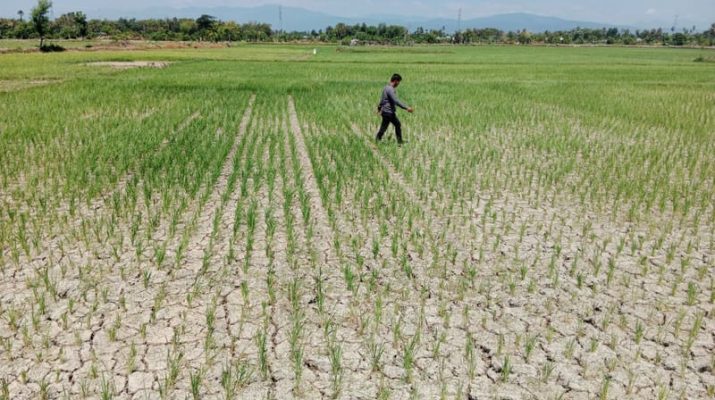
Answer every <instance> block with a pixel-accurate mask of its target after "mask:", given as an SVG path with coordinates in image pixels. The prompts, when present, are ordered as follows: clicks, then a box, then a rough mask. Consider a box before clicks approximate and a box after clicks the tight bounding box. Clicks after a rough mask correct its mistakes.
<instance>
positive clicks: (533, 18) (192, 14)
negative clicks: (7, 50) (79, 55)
mask: <svg viewBox="0 0 715 400" xmlns="http://www.w3.org/2000/svg"><path fill="white" fill-rule="evenodd" d="M202 14H208V15H211V16H214V17H216V18H218V19H220V20H223V21H236V22H240V23H244V22H264V23H269V24H271V26H272V27H273V29H282V30H285V31H311V30H316V31H317V30H320V29H325V28H326V27H328V26H335V24H337V23H340V22H342V23H345V24H349V25H354V24H362V23H366V24H368V25H377V24H380V23H386V24H388V25H390V24H395V25H402V26H405V27H407V28H408V29H410V30H414V29H416V28H418V27H422V28H424V29H444V30H445V31H446V32H454V31H456V30H457V29H458V28H461V29H469V28H498V29H501V30H504V31H516V30H522V29H526V30H527V31H530V32H543V31H556V30H568V29H573V28H577V27H581V28H603V27H606V28H610V27H613V26H615V25H612V24H607V23H599V22H590V21H572V20H567V19H562V18H556V17H549V16H542V15H535V14H528V13H511V14H499V15H493V16H489V17H480V18H472V19H465V20H462V21H458V20H457V19H456V18H454V19H450V18H425V17H406V16H400V15H388V14H385V15H370V16H366V17H350V18H348V17H339V16H334V15H329V14H325V13H321V12H316V11H311V10H307V9H304V8H296V7H279V6H278V5H264V6H259V7H210V8H202V7H188V8H165V7H153V8H146V9H141V10H130V11H126V10H108V9H102V10H87V15H88V16H89V17H90V18H107V19H117V18H120V17H122V18H137V19H143V18H173V17H177V18H197V17H199V16H200V15H202ZM280 15H282V19H281V18H280ZM618 27H619V28H630V29H635V28H633V27H625V26H618Z"/></svg>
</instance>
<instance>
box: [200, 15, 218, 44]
mask: <svg viewBox="0 0 715 400" xmlns="http://www.w3.org/2000/svg"><path fill="white" fill-rule="evenodd" d="M214 25H216V17H213V16H211V15H206V14H203V15H202V16H200V17H198V18H197V19H196V29H197V30H198V31H199V35H200V37H201V39H202V40H203V37H204V35H206V33H207V32H209V31H211V30H213V28H214Z"/></svg>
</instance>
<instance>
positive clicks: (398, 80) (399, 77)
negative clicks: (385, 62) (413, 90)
mask: <svg viewBox="0 0 715 400" xmlns="http://www.w3.org/2000/svg"><path fill="white" fill-rule="evenodd" d="M395 81H397V82H400V81H402V76H400V74H392V78H390V82H395Z"/></svg>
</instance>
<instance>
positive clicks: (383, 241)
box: [0, 65, 715, 399]
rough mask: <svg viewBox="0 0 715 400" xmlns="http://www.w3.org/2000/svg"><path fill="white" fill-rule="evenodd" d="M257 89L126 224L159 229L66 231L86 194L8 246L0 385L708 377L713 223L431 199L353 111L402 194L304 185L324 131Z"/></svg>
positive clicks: (88, 393)
mask: <svg viewBox="0 0 715 400" xmlns="http://www.w3.org/2000/svg"><path fill="white" fill-rule="evenodd" d="M111 66H114V65H111ZM132 66H134V65H132ZM142 66H153V67H156V65H142ZM122 67H124V66H122ZM260 97H261V94H257V95H254V96H253V97H252V98H251V100H250V101H249V105H248V106H247V108H246V109H245V110H242V112H243V118H242V120H241V122H240V126H239V128H238V130H237V132H235V140H234V143H233V146H232V147H231V149H230V151H229V152H228V153H227V155H226V157H225V160H224V161H223V163H222V165H221V166H220V173H219V174H218V176H217V178H216V179H215V181H212V182H211V183H210V184H209V186H207V187H206V188H205V193H206V196H205V197H201V196H199V197H197V198H196V199H193V200H192V201H191V202H190V204H188V206H187V207H186V209H185V211H184V212H183V213H182V214H181V215H179V216H178V219H179V222H178V225H177V226H178V227H177V229H176V231H175V232H172V228H171V226H170V222H169V221H168V220H161V221H158V222H157V225H156V227H155V229H153V230H152V231H146V232H145V231H140V232H138V233H137V234H138V235H145V236H146V237H147V238H148V241H149V243H150V244H160V243H166V244H165V246H163V247H162V245H158V246H157V247H158V248H159V249H160V250H158V253H157V252H154V253H152V251H153V250H152V251H150V250H149V249H154V248H155V247H154V246H151V245H149V246H148V247H147V248H145V249H143V250H142V249H137V248H136V245H135V244H134V243H133V242H132V241H131V240H129V239H128V238H129V237H130V236H131V232H130V231H131V229H132V228H131V226H129V224H128V223H124V224H120V225H119V226H117V227H116V229H117V232H119V233H118V236H119V237H123V238H124V239H122V240H119V241H115V240H106V241H102V240H97V239H96V238H95V237H93V236H92V234H89V235H88V236H87V235H85V236H83V235H82V234H81V232H82V229H83V226H84V225H83V224H82V220H83V219H90V220H91V219H101V216H102V215H106V214H108V213H109V212H110V210H109V209H108V207H107V205H106V204H109V202H108V201H97V202H94V203H91V204H85V205H83V206H82V207H85V208H81V209H79V210H77V211H76V213H75V214H74V216H69V217H68V218H69V220H70V222H69V225H70V226H71V227H72V228H73V230H72V232H63V233H59V234H52V235H47V237H43V238H42V243H43V246H42V247H41V248H42V249H43V251H42V252H39V253H34V252H33V253H31V254H29V255H28V254H25V253H22V254H21V255H20V262H19V263H18V265H12V263H10V262H9V261H7V262H5V264H4V267H3V269H2V271H1V274H0V306H1V307H2V308H1V309H0V315H2V316H3V318H2V319H0V345H1V346H0V399H29V398H68V399H74V398H83V397H87V398H97V397H101V398H119V399H154V398H156V399H159V398H172V399H184V398H241V399H254V398H255V399H264V398H273V399H289V398H306V399H313V398H341V399H375V398H385V399H386V398H391V399H403V398H404V399H406V398H412V399H438V398H450V399H451V398H455V399H493V398H497V399H531V398H533V399H594V398H618V399H621V398H633V399H671V398H683V399H695V398H711V397H712V396H713V395H714V394H715V372H714V367H715V320H714V319H713V311H714V310H713V301H714V300H715V299H714V298H713V263H714V262H715V257H714V255H713V254H712V253H711V249H712V248H713V246H712V243H713V241H714V240H715V237H714V235H713V227H710V226H698V227H694V228H690V229H688V230H679V229H675V228H674V229H671V230H664V229H662V228H663V226H664V225H667V224H669V223H670V224H671V225H672V220H670V221H669V219H668V218H666V217H663V216H658V217H657V218H656V217H654V220H653V221H652V222H651V223H649V224H643V223H629V222H619V221H618V220H614V219H613V218H611V217H610V216H605V215H598V214H596V213H593V212H590V211H588V210H582V209H578V208H576V207H573V206H570V205H568V204H561V203H562V202H552V201H550V200H549V196H548V195H546V196H545V199H544V200H543V201H542V202H540V203H539V204H534V203H533V202H532V201H528V200H527V199H524V198H520V197H519V196H516V195H513V194H509V193H488V192H485V193H483V194H482V195H480V196H479V197H477V198H474V199H470V200H469V201H467V202H466V204H467V205H468V206H467V207H464V209H462V210H461V212H460V214H459V215H446V214H445V211H444V210H445V209H446V208H445V207H442V206H441V202H443V201H445V197H444V196H443V195H444V194H441V193H429V192H427V191H425V190H424V188H421V187H418V186H416V185H415V184H414V183H413V182H414V181H413V180H411V179H410V178H409V176H406V175H405V174H404V173H402V172H401V171H400V169H399V166H397V165H395V164H393V163H392V162H391V161H390V158H389V157H387V156H386V155H385V154H383V151H382V149H381V147H380V146H379V145H375V144H373V143H372V142H371V141H370V137H369V134H368V133H367V132H368V130H367V129H366V128H367V127H360V126H358V125H353V126H352V127H351V128H352V129H351V130H349V131H347V132H344V134H346V135H354V138H355V139H356V140H364V141H365V142H366V146H367V149H369V150H368V151H369V155H370V156H371V157H373V158H374V159H375V160H376V161H377V162H376V163H375V164H374V173H375V176H382V177H383V178H384V179H385V185H386V186H385V187H386V191H388V190H389V191H391V192H390V193H391V194H390V196H391V197H390V198H391V199H392V200H394V201H395V203H396V204H400V205H404V207H405V208H406V209H408V210H411V211H406V212H407V214H406V215H408V217H409V218H407V219H405V220H397V219H393V220H383V219H381V218H380V216H379V215H374V216H369V217H365V216H364V215H362V214H361V213H359V212H357V211H356V208H357V207H359V204H357V200H356V199H357V198H359V196H358V195H355V196H344V197H343V199H342V201H341V202H339V203H337V202H336V203H332V202H329V200H330V199H331V198H330V196H321V189H322V190H323V191H325V187H326V186H325V182H323V181H321V179H330V178H329V177H327V178H325V177H323V178H319V176H318V175H317V174H316V170H317V165H316V163H319V162H321V161H320V160H321V158H320V157H318V156H316V155H315V154H312V153H311V150H312V148H311V144H312V143H313V140H314V139H315V138H317V137H319V136H320V135H323V134H328V133H329V132H325V130H324V129H323V128H321V127H318V126H315V125H312V124H310V123H308V121H303V120H301V116H300V115H299V114H298V113H297V111H296V107H295V101H294V99H293V98H292V97H290V96H288V97H287V98H283V100H284V101H285V106H284V107H282V108H281V110H282V111H281V113H279V114H278V115H277V116H274V117H266V116H263V115H262V114H260V113H257V112H256V109H257V107H258V106H256V104H257V103H258V102H259V100H260ZM257 99H258V100H257ZM197 118H201V116H200V115H199V114H198V113H195V114H192V115H188V116H187V121H188V122H191V121H192V120H194V119H197ZM188 122H186V123H188ZM179 129H181V127H179ZM414 145H415V146H418V145H420V143H419V142H415V143H414ZM249 160H255V161H256V162H255V163H250V164H249V162H248V161H249ZM236 167H237V168H236ZM282 167H285V168H282ZM380 174H384V175H380ZM130 178H131V177H129V176H128V177H125V178H124V179H121V180H120V184H119V185H118V187H117V188H115V190H119V191H121V190H123V189H122V187H123V185H124V184H123V183H121V182H126V181H127V180H128V179H130ZM381 179H382V178H381ZM351 190H354V189H350V188H348V189H347V191H348V193H350V192H351ZM352 194H354V193H352ZM140 197H141V196H140ZM103 198H104V199H108V198H111V193H108V194H106V195H105V196H104V197H103ZM139 203H140V204H139V205H138V207H139V208H140V209H142V210H146V215H152V212H153V211H154V210H157V209H158V208H159V207H161V202H160V201H158V200H157V201H156V202H155V203H148V204H147V203H145V202H144V200H143V199H140V200H139ZM251 210H253V211H255V214H253V213H252V212H251ZM252 215H253V216H254V217H255V219H253V218H254V217H252ZM413 217H414V218H413ZM236 221H239V223H238V224H237V225H236ZM85 229H86V228H85ZM142 229H144V228H142ZM660 232H667V234H663V235H660ZM158 254H162V255H161V257H159V256H158ZM9 258H10V257H9V256H8V257H4V258H3V259H5V260H9ZM174 260H176V261H174Z"/></svg>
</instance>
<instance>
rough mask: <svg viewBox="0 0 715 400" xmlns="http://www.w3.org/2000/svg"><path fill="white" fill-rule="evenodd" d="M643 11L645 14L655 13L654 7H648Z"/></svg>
mask: <svg viewBox="0 0 715 400" xmlns="http://www.w3.org/2000/svg"><path fill="white" fill-rule="evenodd" d="M645 13H646V15H655V8H649V9H647V10H646V12H645Z"/></svg>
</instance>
